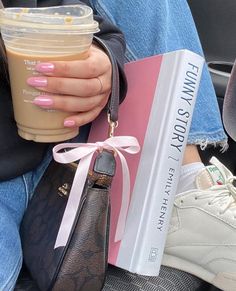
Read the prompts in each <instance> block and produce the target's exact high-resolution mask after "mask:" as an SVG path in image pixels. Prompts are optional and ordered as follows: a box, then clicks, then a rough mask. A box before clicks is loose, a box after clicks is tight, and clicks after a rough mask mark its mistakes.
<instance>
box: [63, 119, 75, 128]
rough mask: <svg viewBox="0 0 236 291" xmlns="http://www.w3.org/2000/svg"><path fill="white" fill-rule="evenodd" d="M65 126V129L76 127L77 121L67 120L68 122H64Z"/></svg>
mask: <svg viewBox="0 0 236 291" xmlns="http://www.w3.org/2000/svg"><path fill="white" fill-rule="evenodd" d="M64 126H65V127H74V126H75V121H74V120H69V119H67V120H65V121H64Z"/></svg>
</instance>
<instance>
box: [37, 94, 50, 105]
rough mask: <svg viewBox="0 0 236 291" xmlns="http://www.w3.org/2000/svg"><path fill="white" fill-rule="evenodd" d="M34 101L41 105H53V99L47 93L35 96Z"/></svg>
mask: <svg viewBox="0 0 236 291" xmlns="http://www.w3.org/2000/svg"><path fill="white" fill-rule="evenodd" d="M33 103H34V104H35V105H39V106H51V105H53V100H52V99H51V98H50V97H49V96H47V95H40V96H37V97H36V98H34V100H33Z"/></svg>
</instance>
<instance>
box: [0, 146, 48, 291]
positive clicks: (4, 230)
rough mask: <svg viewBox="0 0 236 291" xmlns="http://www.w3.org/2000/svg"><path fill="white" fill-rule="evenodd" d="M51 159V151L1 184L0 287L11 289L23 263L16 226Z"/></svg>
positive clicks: (8, 290)
mask: <svg viewBox="0 0 236 291" xmlns="http://www.w3.org/2000/svg"><path fill="white" fill-rule="evenodd" d="M50 160H51V150H50V151H48V153H47V154H46V155H45V158H44V160H43V161H42V163H41V164H40V165H39V166H38V168H37V169H35V171H32V172H28V173H26V174H24V175H23V176H20V177H17V178H15V179H12V180H8V181H5V182H1V183H0V264H1V266H0V290H1V291H10V290H13V289H14V285H15V283H16V280H17V277H18V275H19V272H20V269H21V266H22V249H21V241H20V234H19V228H20V223H21V220H22V217H23V214H24V211H25V209H26V207H27V205H28V201H29V200H30V198H31V196H32V193H33V191H34V188H35V187H36V185H37V183H38V182H39V180H40V178H41V176H42V175H43V173H44V171H45V169H46V167H47V165H48V164H49V162H50Z"/></svg>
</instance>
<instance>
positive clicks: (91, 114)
mask: <svg viewBox="0 0 236 291" xmlns="http://www.w3.org/2000/svg"><path fill="white" fill-rule="evenodd" d="M101 111H102V108H101V107H96V108H94V109H93V110H90V111H87V112H80V113H77V114H75V115H72V116H70V117H67V118H66V119H65V120H64V126H65V127H80V126H82V125H84V124H87V123H89V122H91V121H93V120H94V119H95V118H96V117H97V116H98V115H99V114H100V112H101Z"/></svg>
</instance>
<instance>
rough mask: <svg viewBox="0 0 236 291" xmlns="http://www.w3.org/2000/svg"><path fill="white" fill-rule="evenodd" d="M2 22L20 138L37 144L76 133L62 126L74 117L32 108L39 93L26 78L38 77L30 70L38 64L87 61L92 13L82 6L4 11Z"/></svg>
mask: <svg viewBox="0 0 236 291" xmlns="http://www.w3.org/2000/svg"><path fill="white" fill-rule="evenodd" d="M0 24H1V34H2V38H3V41H4V45H5V48H6V52H7V59H8V67H9V77H10V84H11V93H12V101H13V109H14V116H15V120H16V124H17V128H18V133H19V135H20V136H21V137H22V138H24V139H27V140H34V141H36V142H59V141H63V140H68V139H71V138H73V137H75V136H76V135H78V133H79V129H78V128H65V127H64V119H65V118H66V117H68V116H70V115H72V114H73V113H67V112H63V111H59V110H52V109H51V110H50V109H44V108H40V107H38V106H36V105H35V104H33V100H34V99H35V97H37V96H39V95H42V92H40V91H39V90H37V89H35V88H32V87H31V86H28V85H27V83H26V80H27V78H28V77H31V76H37V75H40V74H39V73H37V72H36V71H35V69H34V68H35V66H36V65H37V64H38V63H40V62H50V61H60V60H62V61H65V60H80V59H85V58H87V56H88V49H89V47H90V46H91V43H92V39H93V34H94V33H95V32H97V31H98V30H99V29H98V23H97V22H96V21H94V19H93V11H92V9H91V8H90V7H88V6H86V5H68V6H55V7H47V8H5V9H3V10H1V12H0Z"/></svg>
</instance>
